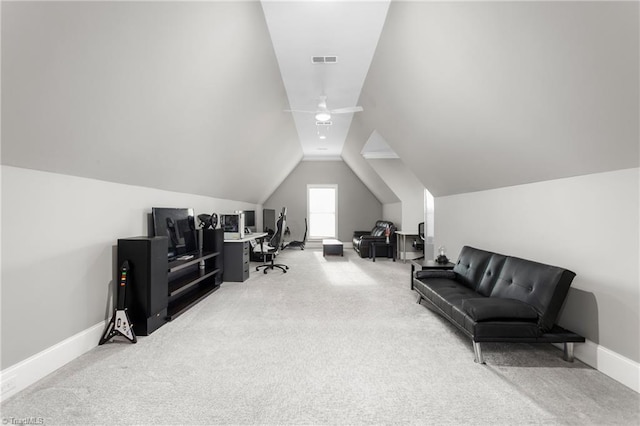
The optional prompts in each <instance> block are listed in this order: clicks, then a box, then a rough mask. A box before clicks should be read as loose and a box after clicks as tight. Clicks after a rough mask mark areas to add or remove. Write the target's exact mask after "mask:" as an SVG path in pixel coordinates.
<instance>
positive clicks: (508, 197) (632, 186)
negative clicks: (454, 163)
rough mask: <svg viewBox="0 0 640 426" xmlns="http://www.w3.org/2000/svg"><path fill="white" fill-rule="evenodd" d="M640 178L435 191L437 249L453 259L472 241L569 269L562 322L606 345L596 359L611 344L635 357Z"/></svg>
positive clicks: (639, 349) (639, 306)
mask: <svg viewBox="0 0 640 426" xmlns="http://www.w3.org/2000/svg"><path fill="white" fill-rule="evenodd" d="M639 177H640V175H639V169H637V168H636V169H628V170H621V171H616V172H607V173H599V174H593V175H585V176H579V177H574V178H566V179H558V180H553V181H546V182H540V183H535V184H527V185H519V186H514V187H508V188H502V189H495V190H488V191H481V192H475V193H469V194H460V195H453V196H448V197H436V200H435V201H436V220H435V239H436V247H437V246H439V245H441V244H444V245H445V246H446V247H447V248H448V249H449V255H450V257H452V258H456V257H457V256H458V254H459V252H460V249H461V248H462V246H463V245H471V246H476V247H479V248H483V249H487V250H491V251H497V252H501V253H503V254H509V255H514V256H519V257H524V258H528V259H532V260H536V261H539V262H543V263H548V264H552V265H557V266H561V267H565V268H568V269H571V270H572V271H574V272H575V273H576V274H577V276H576V278H575V279H574V281H573V283H572V286H571V289H570V291H569V296H568V298H567V302H566V305H565V307H564V311H563V312H562V315H561V317H560V325H564V326H565V327H567V328H569V329H571V330H573V331H576V332H578V333H580V334H583V335H584V336H585V337H586V338H587V339H589V340H590V341H592V342H594V343H596V344H598V345H600V346H601V347H603V348H605V350H604V352H602V351H600V352H599V355H598V356H595V354H591V355H590V356H594V358H596V360H595V362H596V363H597V362H598V359H597V358H603V357H604V355H607V351H606V350H607V349H608V350H610V351H613V352H615V353H617V354H619V355H621V356H623V357H626V358H628V359H629V360H632V361H633V362H635V363H637V362H639V361H640V288H639V286H638V283H639V279H640V275H639V269H638V259H639V258H640V253H639V249H638V235H639V231H640V230H639V224H638V217H640V211H639V207H638V202H639V199H638V198H639V192H640V186H639ZM580 347H581V345H578V347H577V348H576V350H579V348H580ZM600 361H601V360H600ZM598 367H600V366H598ZM635 368H636V369H637V364H635ZM635 374H636V377H635V380H636V381H637V379H638V377H637V370H636V373H635ZM636 389H637V383H636Z"/></svg>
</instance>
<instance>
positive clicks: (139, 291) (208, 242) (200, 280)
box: [118, 229, 224, 336]
mask: <svg viewBox="0 0 640 426" xmlns="http://www.w3.org/2000/svg"><path fill="white" fill-rule="evenodd" d="M201 235H202V251H201V252H200V253H198V254H194V255H193V257H191V258H189V259H185V260H173V261H171V262H169V261H168V259H167V250H168V245H167V244H168V241H167V238H166V237H133V238H124V239H119V240H118V264H119V265H120V264H122V262H124V261H125V260H128V261H129V264H130V266H131V272H130V281H129V282H128V283H127V284H128V286H127V298H126V300H127V302H126V304H127V310H128V311H129V316H130V317H131V321H132V322H133V329H134V331H135V333H136V334H137V335H139V336H146V335H149V334H150V333H152V332H153V331H155V330H156V329H158V328H159V327H161V326H162V325H163V324H164V323H166V322H167V321H171V320H173V319H175V318H177V317H178V316H179V315H180V314H182V313H184V312H185V311H187V310H188V309H189V308H191V307H192V306H193V305H195V304H196V303H198V302H200V301H201V300H202V299H204V298H205V297H207V296H209V295H210V294H211V293H213V292H214V291H216V290H217V289H218V288H220V284H222V272H223V265H224V260H223V248H224V232H223V231H222V230H221V229H215V230H214V229H208V230H203V231H202V234H201Z"/></svg>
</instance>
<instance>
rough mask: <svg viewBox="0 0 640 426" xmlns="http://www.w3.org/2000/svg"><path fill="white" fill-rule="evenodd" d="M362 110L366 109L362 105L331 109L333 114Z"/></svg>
mask: <svg viewBox="0 0 640 426" xmlns="http://www.w3.org/2000/svg"><path fill="white" fill-rule="evenodd" d="M360 111H364V110H363V109H362V107H361V106H354V107H345V108H338V109H332V110H329V112H330V113H331V114H347V113H350V112H360Z"/></svg>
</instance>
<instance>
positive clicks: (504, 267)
mask: <svg viewBox="0 0 640 426" xmlns="http://www.w3.org/2000/svg"><path fill="white" fill-rule="evenodd" d="M574 277H575V273H573V272H571V271H569V270H567V269H563V268H559V267H556V266H550V265H545V264H542V263H537V262H533V261H530V260H525V259H520V258H517V257H512V256H505V255H501V254H497V253H492V252H489V251H484V250H480V249H476V248H473V247H468V246H465V247H463V249H462V251H461V252H460V257H459V259H458V261H457V263H456V265H455V267H454V268H453V270H448V271H442V270H440V271H436V270H425V271H417V272H416V273H415V276H414V278H413V280H412V282H413V285H412V288H413V289H414V290H415V291H417V292H418V294H419V295H420V297H419V298H418V303H420V302H421V301H423V300H425V301H427V302H428V303H429V304H430V305H431V307H432V308H433V309H435V310H436V311H437V312H439V313H440V314H441V315H443V316H444V317H445V318H446V319H448V320H449V321H450V322H451V323H453V324H454V325H455V326H456V327H458V328H459V329H460V330H461V331H462V332H463V333H464V334H466V335H467V336H468V337H470V338H471V340H472V342H473V349H474V353H475V361H476V362H479V363H484V361H483V358H482V351H481V349H480V343H481V342H527V343H542V342H544V343H564V359H565V360H567V361H573V343H574V342H584V341H585V339H584V337H582V336H579V335H577V334H575V333H573V332H570V331H568V330H565V329H563V328H561V327H559V326H558V325H556V324H555V321H556V319H557V317H558V314H559V312H560V309H561V308H562V305H563V303H564V300H565V297H566V296H567V292H568V291H569V286H570V285H571V281H572V280H573V278H574Z"/></svg>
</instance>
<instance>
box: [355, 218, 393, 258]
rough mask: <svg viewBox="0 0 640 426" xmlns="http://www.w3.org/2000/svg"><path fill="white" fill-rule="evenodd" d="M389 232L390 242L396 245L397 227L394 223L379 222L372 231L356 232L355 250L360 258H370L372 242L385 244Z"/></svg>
mask: <svg viewBox="0 0 640 426" xmlns="http://www.w3.org/2000/svg"><path fill="white" fill-rule="evenodd" d="M387 229H388V230H389V241H390V242H391V243H392V244H393V243H395V237H396V235H395V232H396V227H395V225H394V224H393V222H389V221H388V220H379V221H377V222H376V224H375V226H374V227H373V229H372V230H371V231H355V232H354V233H353V249H354V250H355V251H356V253H358V255H360V257H369V248H370V245H371V243H372V242H378V243H384V242H385V241H386V236H385V233H386V231H387Z"/></svg>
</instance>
